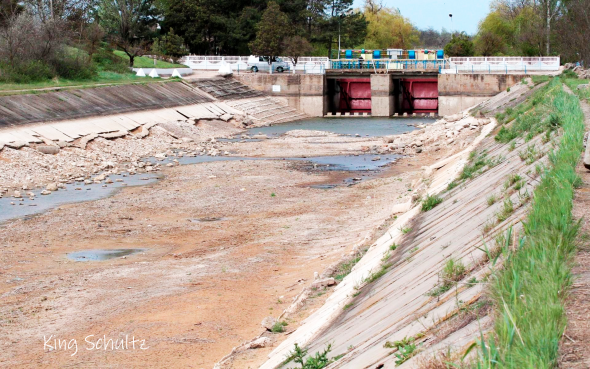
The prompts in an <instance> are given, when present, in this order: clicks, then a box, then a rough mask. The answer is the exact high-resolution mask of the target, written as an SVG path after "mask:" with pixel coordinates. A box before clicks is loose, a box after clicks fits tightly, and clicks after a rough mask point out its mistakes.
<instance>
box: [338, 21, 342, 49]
mask: <svg viewBox="0 0 590 369" xmlns="http://www.w3.org/2000/svg"><path fill="white" fill-rule="evenodd" d="M341 20H342V14H340V15H339V16H338V59H340V21H341Z"/></svg>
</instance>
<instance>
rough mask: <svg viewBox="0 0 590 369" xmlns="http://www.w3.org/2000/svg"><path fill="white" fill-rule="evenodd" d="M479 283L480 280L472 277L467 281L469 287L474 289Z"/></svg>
mask: <svg viewBox="0 0 590 369" xmlns="http://www.w3.org/2000/svg"><path fill="white" fill-rule="evenodd" d="M477 283H478V280H477V278H476V277H471V278H470V279H469V280H468V281H467V287H473V286H475V285H476V284H477Z"/></svg>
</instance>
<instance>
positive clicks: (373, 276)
mask: <svg viewBox="0 0 590 369" xmlns="http://www.w3.org/2000/svg"><path fill="white" fill-rule="evenodd" d="M390 266H391V264H386V263H383V264H381V268H380V269H379V270H378V271H376V272H373V271H371V274H369V276H367V278H365V280H364V281H363V282H365V283H367V284H369V283H373V282H375V281H376V280H377V279H379V278H381V277H383V276H384V275H385V273H387V269H389V267H390Z"/></svg>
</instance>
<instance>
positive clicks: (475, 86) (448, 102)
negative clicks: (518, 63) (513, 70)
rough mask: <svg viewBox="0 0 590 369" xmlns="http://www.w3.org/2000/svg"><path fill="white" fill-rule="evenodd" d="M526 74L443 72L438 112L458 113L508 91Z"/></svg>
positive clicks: (440, 78) (440, 81)
mask: <svg viewBox="0 0 590 369" xmlns="http://www.w3.org/2000/svg"><path fill="white" fill-rule="evenodd" d="M525 77H526V75H524V74H507V75H499V74H441V75H439V76H438V113H439V115H450V114H456V113H458V112H460V111H462V110H465V109H467V108H469V107H471V106H474V105H477V104H479V103H481V102H483V101H485V100H487V99H489V98H490V97H492V96H495V95H497V94H499V93H500V92H502V91H506V89H507V88H508V87H512V86H514V85H515V84H517V83H518V82H520V81H521V80H522V79H523V78H525Z"/></svg>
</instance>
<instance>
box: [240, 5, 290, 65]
mask: <svg viewBox="0 0 590 369" xmlns="http://www.w3.org/2000/svg"><path fill="white" fill-rule="evenodd" d="M291 32H292V27H291V23H290V22H289V18H288V17H287V15H286V14H285V13H283V12H282V11H281V9H280V7H279V4H277V3H276V2H274V1H270V2H269V3H268V7H267V8H266V10H265V11H264V13H263V14H262V19H261V20H260V23H258V29H257V32H256V39H255V40H254V41H253V42H251V43H250V49H251V50H252V52H253V53H254V54H256V55H264V56H271V57H272V56H278V55H280V54H281V53H282V51H283V43H282V40H283V39H285V38H286V37H287V36H288V35H289V33H291Z"/></svg>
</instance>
